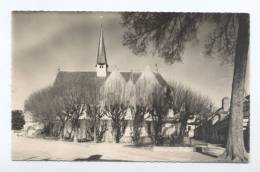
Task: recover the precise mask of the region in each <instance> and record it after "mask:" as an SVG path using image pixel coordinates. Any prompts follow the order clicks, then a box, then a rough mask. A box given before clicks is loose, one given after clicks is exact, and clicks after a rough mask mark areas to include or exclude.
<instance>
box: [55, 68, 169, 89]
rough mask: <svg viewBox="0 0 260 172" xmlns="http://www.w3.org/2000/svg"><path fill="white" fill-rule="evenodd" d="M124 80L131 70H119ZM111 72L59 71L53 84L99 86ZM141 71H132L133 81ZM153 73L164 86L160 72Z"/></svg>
mask: <svg viewBox="0 0 260 172" xmlns="http://www.w3.org/2000/svg"><path fill="white" fill-rule="evenodd" d="M120 73H121V75H122V76H123V78H124V79H125V81H126V82H127V81H129V79H130V77H131V74H132V73H131V72H120ZM110 74H111V72H107V76H106V77H97V74H96V72H95V71H86V72H68V71H59V72H58V74H57V76H56V79H55V81H54V86H59V85H63V84H65V85H67V84H84V85H89V84H95V85H96V86H98V87H100V86H101V85H102V84H103V83H104V82H105V81H106V79H107V78H108V77H109V76H110ZM140 75H141V72H133V82H134V83H136V81H137V80H138V78H139V77H140ZM154 75H155V77H156V79H157V80H158V82H159V83H160V85H162V86H166V85H167V82H166V81H165V80H164V78H163V77H162V76H161V74H160V73H157V72H154Z"/></svg>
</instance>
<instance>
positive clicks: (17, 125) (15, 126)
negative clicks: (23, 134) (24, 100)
mask: <svg viewBox="0 0 260 172" xmlns="http://www.w3.org/2000/svg"><path fill="white" fill-rule="evenodd" d="M24 123H25V121H24V117H23V111H21V110H12V130H21V129H22V128H23V125H24Z"/></svg>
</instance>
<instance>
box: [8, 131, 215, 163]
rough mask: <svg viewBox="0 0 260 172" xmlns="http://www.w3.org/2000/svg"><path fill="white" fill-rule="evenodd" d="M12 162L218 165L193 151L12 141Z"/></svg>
mask: <svg viewBox="0 0 260 172" xmlns="http://www.w3.org/2000/svg"><path fill="white" fill-rule="evenodd" d="M11 152H12V160H58V161H59V160H66V161H73V160H76V161H77V160H78V161H90V160H99V161H166V162H216V161H217V159H216V158H214V157H211V156H208V155H204V154H200V153H197V152H193V151H192V148H176V147H138V148H137V147H133V146H131V145H126V144H113V143H98V144H95V143H73V142H65V141H56V140H46V139H39V138H37V139H36V138H26V137H22V136H19V137H18V136H13V137H12V151H11Z"/></svg>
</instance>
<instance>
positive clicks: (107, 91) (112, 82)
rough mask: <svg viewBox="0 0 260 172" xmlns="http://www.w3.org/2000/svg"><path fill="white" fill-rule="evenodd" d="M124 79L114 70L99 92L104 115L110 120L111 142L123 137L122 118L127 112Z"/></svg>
mask: <svg viewBox="0 0 260 172" xmlns="http://www.w3.org/2000/svg"><path fill="white" fill-rule="evenodd" d="M125 85H126V83H125V79H124V78H123V76H122V75H121V74H120V72H119V71H118V70H117V69H115V70H114V71H113V72H112V73H111V74H110V76H109V77H108V78H107V80H106V81H105V83H104V86H103V88H102V89H101V92H102V94H103V97H104V99H103V101H104V104H105V110H106V112H107V113H106V115H107V116H108V117H110V118H111V120H112V135H113V137H114V138H113V141H114V142H116V143H119V142H120V139H121V137H122V136H123V135H124V132H125V129H126V126H127V121H125V119H124V117H125V114H126V111H127V106H126V105H125V104H124V103H125V102H124V91H125Z"/></svg>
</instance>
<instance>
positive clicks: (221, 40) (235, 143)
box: [122, 12, 249, 161]
mask: <svg viewBox="0 0 260 172" xmlns="http://www.w3.org/2000/svg"><path fill="white" fill-rule="evenodd" d="M122 21H123V22H122V25H123V26H124V27H126V28H127V29H128V30H127V31H126V32H125V34H124V41H123V44H124V45H127V46H128V47H129V48H130V49H132V50H133V52H134V53H135V54H145V53H147V51H148V50H149V51H150V52H151V53H153V54H158V55H159V56H160V57H163V58H164V59H165V61H166V62H168V63H175V62H180V61H182V58H181V55H182V53H183V51H184V48H185V43H187V42H188V41H190V40H192V39H195V38H196V34H197V31H198V28H199V26H200V24H201V23H202V22H211V23H213V24H214V26H215V27H214V29H213V31H212V32H211V34H210V35H209V36H208V42H207V43H206V44H205V48H206V51H205V52H206V54H208V55H211V54H213V53H214V52H216V53H218V54H222V55H225V56H222V60H223V61H224V62H233V59H234V75H233V82H232V93H231V115H230V117H231V118H230V122H229V136H228V142H227V145H226V152H225V154H224V156H223V157H224V158H225V159H228V160H234V161H247V154H246V151H245V148H244V141H243V125H242V122H243V99H244V87H245V73H246V66H247V58H248V47H249V15H248V14H242V13H241V14H235V13H232V14H230V13H225V14H213V13H212V14H206V13H205V14H203V13H135V12H132V13H122Z"/></svg>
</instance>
